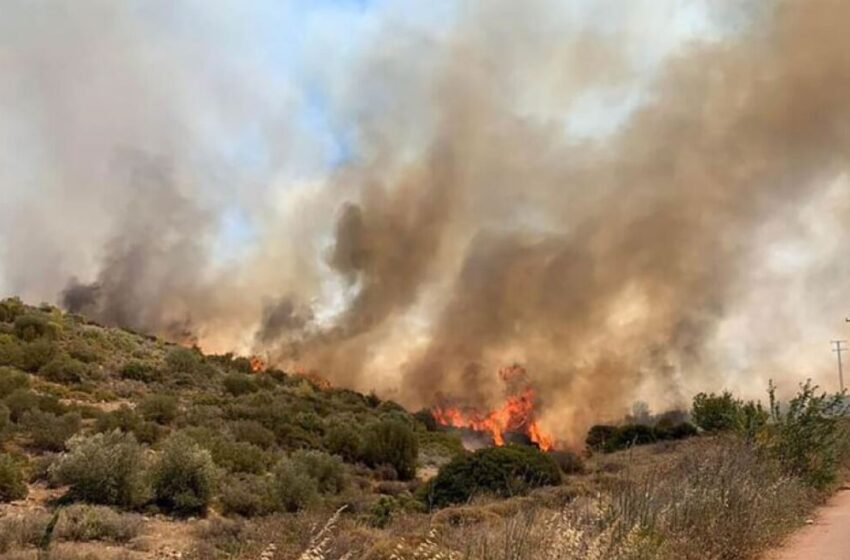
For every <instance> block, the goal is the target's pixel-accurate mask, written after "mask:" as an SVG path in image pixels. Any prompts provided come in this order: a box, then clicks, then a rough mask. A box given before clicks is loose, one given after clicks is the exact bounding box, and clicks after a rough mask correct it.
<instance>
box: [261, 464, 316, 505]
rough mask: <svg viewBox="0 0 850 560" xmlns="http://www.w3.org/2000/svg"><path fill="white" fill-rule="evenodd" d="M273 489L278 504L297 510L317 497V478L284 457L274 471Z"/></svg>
mask: <svg viewBox="0 0 850 560" xmlns="http://www.w3.org/2000/svg"><path fill="white" fill-rule="evenodd" d="M272 491H273V495H274V498H275V501H276V505H277V507H278V508H279V509H281V510H283V511H289V512H295V511H298V510H300V509H303V508H304V507H306V506H307V505H309V504H310V503H312V502H313V501H314V500H315V499H316V495H317V494H318V489H317V487H316V479H314V478H312V477H310V476H309V475H307V473H305V472H303V471H301V470H300V469H299V468H298V467H297V466H296V464H295V463H293V462H292V460H291V459H289V458H286V457H285V458H283V459H281V461H280V462H279V463H278V464H277V465H276V466H275V468H274V471H273V472H272Z"/></svg>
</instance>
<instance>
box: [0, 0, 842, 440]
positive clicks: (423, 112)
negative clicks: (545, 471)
mask: <svg viewBox="0 0 850 560" xmlns="http://www.w3.org/2000/svg"><path fill="white" fill-rule="evenodd" d="M661 4H663V3H661ZM711 5H714V4H713V3H705V4H703V3H699V2H695V3H694V6H696V7H698V8H700V9H702V10H705V13H706V14H707V15H706V18H708V20H709V21H710V22H711V25H709V27H708V28H707V30H705V31H704V32H702V33H701V34H699V35H698V36H694V37H690V36H689V37H688V38H687V39H686V40H681V41H678V42H675V43H674V44H671V45H667V46H666V47H665V48H666V49H668V50H667V51H665V52H664V53H663V55H659V54H657V53H654V51H653V49H655V48H658V47H657V42H653V38H652V37H651V36H650V35H651V33H652V28H651V27H650V28H649V31H648V32H643V33H641V32H640V31H639V30H640V29H641V26H642V25H644V24H645V23H646V22H645V21H644V20H643V19H641V17H642V16H640V15H639V14H640V12H639V8H640V6H638V4H635V6H636V7H635V8H634V11H631V10H626V11H625V13H624V14H620V15H619V16H617V15H614V14H612V13H609V12H614V11H616V10H617V3H613V4H611V5H608V8H609V10H605V9H600V12H599V13H595V14H592V16H588V15H587V14H584V13H577V12H581V10H578V9H577V8H576V6H580V4H576V5H575V6H571V9H566V8H565V7H564V5H563V3H561V2H549V1H544V0H535V1H531V2H523V3H517V2H509V1H497V2H491V1H488V2H483V1H482V2H477V3H471V4H464V8H463V9H462V10H460V9H458V10H457V11H456V12H452V14H451V15H447V16H446V21H445V22H442V24H441V25H439V26H437V27H436V30H435V29H426V28H417V27H415V26H409V25H401V24H399V17H400V16H399V15H398V13H397V12H395V11H393V10H390V9H388V11H387V12H386V13H387V14H389V15H386V17H385V18H384V19H383V20H380V19H379V22H378V23H374V22H373V23H372V24H370V25H371V26H372V27H370V32H369V35H368V40H367V41H364V44H363V45H360V46H359V48H358V49H357V50H356V53H357V54H356V56H353V55H352V56H353V58H352V59H351V60H347V62H346V63H345V65H344V66H339V64H340V63H338V62H330V63H329V70H328V75H329V76H331V77H332V78H333V79H330V77H329V76H328V75H322V76H312V79H314V80H318V81H319V82H322V83H324V84H325V85H326V86H327V89H328V91H329V93H328V95H327V98H326V99H323V101H322V106H323V113H327V114H328V115H330V116H329V117H328V120H329V121H331V125H330V126H332V127H334V129H335V130H344V131H345V133H344V134H342V133H339V134H342V135H344V136H345V137H346V138H348V139H349V140H348V142H349V143H350V146H349V147H348V148H346V149H345V150H341V151H342V152H345V153H342V154H341V155H340V154H338V156H339V157H337V158H336V160H335V161H333V162H327V161H324V160H323V157H322V155H321V149H320V147H317V146H316V145H313V144H311V142H310V141H308V140H303V141H302V139H303V138H304V137H305V136H306V134H305V129H304V128H303V126H304V125H302V124H299V120H298V118H297V115H299V114H301V113H303V112H304V111H305V110H306V109H305V107H307V108H308V109H309V107H310V104H311V103H313V102H315V99H313V97H315V96H311V95H309V94H302V93H299V92H298V91H297V88H294V86H292V85H291V84H290V83H289V82H288V81H287V80H284V79H281V78H279V77H275V76H274V75H269V71H268V69H265V68H263V67H261V66H260V65H257V66H256V67H255V66H252V65H250V64H247V63H242V62H240V61H239V60H238V59H237V57H233V58H227V55H226V53H224V50H222V51H221V52H219V51H216V50H213V51H212V53H207V54H212V55H217V56H220V59H219V60H217V61H216V64H214V65H211V64H209V63H208V62H206V61H204V60H203V57H204V53H202V52H201V51H202V50H203V49H201V48H199V47H198V46H197V45H195V44H194V43H193V42H192V41H191V40H190V39H188V38H186V37H185V35H184V34H183V32H182V31H180V32H179V31H175V30H173V29H171V30H169V28H167V27H165V26H164V24H163V21H162V19H163V18H164V17H165V13H166V10H164V9H160V11H157V10H153V13H140V12H139V11H137V10H133V9H130V8H127V7H121V6H120V5H117V4H114V3H111V2H96V1H95V2H89V3H86V4H85V5H84V6H79V7H76V6H75V7H74V8H73V9H70V8H68V9H59V8H57V7H56V5H53V4H51V3H28V2H14V1H13V2H10V3H9V6H8V9H4V11H6V12H8V14H10V15H11V17H5V18H3V19H4V20H6V22H5V23H2V24H0V33H2V43H0V72H2V73H3V75H5V76H12V77H13V78H14V79H12V80H9V81H8V82H7V83H5V84H4V85H0V122H2V123H6V124H8V125H9V127H8V128H7V130H11V131H12V132H8V133H7V135H4V136H2V137H0V145H2V146H3V147H4V151H5V152H6V153H7V154H10V153H11V152H10V150H11V149H12V146H15V147H16V148H15V149H16V150H17V152H16V153H18V154H19V155H18V156H15V157H12V156H9V165H8V166H7V169H6V170H5V171H3V172H0V189H2V193H3V199H4V202H3V205H2V206H3V208H2V209H0V218H2V223H0V236H2V237H0V241H2V244H3V245H2V253H0V273H3V275H4V282H3V283H0V285H3V284H5V286H6V290H7V291H9V292H12V293H19V294H21V295H22V296H24V297H26V298H36V299H46V300H56V301H60V302H61V303H63V305H64V306H65V307H67V308H68V309H70V310H75V311H81V312H84V313H87V314H90V315H92V316H94V317H95V318H97V319H99V320H101V321H104V322H107V323H110V324H117V325H124V326H128V327H132V328H135V329H138V330H142V331H145V332H153V333H158V334H163V335H166V336H169V337H171V338H175V339H179V340H184V341H186V340H192V341H197V342H198V343H199V344H201V345H202V346H203V347H205V348H208V349H210V350H231V349H236V350H239V351H243V352H249V351H250V352H256V353H260V354H262V355H264V356H267V357H269V358H270V359H271V360H272V362H273V363H277V364H279V365H281V366H282V367H284V368H288V367H299V368H304V369H307V370H315V371H318V372H320V373H321V374H322V375H324V376H326V377H327V378H329V379H330V380H331V381H332V382H335V383H338V384H342V385H346V386H351V387H354V388H357V389H361V390H370V389H373V388H375V389H377V390H379V392H381V393H383V394H384V395H386V396H389V397H392V398H395V399H398V400H399V401H400V402H402V403H404V404H406V405H409V406H422V405H426V406H427V405H432V404H434V403H435V402H437V401H438V400H440V399H442V398H446V397H450V398H452V399H456V400H460V401H463V402H466V403H468V404H473V405H482V406H484V405H491V404H492V403H493V402H495V400H496V399H498V398H500V395H501V393H500V391H501V390H502V389H501V385H500V382H499V379H498V376H497V372H498V370H499V369H500V368H501V367H503V366H505V365H510V364H513V363H520V364H523V365H524V366H525V368H526V369H527V371H528V372H529V376H530V378H531V381H532V383H533V384H534V385H535V387H536V388H537V389H538V393H539V394H540V395H541V397H542V399H543V401H542V403H541V406H542V408H541V411H540V412H541V417H540V419H541V422H542V423H543V425H544V426H545V427H547V428H548V429H549V430H551V431H553V432H554V433H555V434H556V435H557V436H559V437H562V438H565V439H567V440H569V439H573V438H575V437H577V436H578V434H581V433H582V432H583V431H584V429H585V428H586V427H587V425H588V424H590V423H592V422H595V421H599V420H602V419H605V418H611V417H618V416H621V415H622V413H623V412H624V411H625V410H626V409H628V407H629V406H630V405H631V403H632V402H633V401H635V400H636V399H643V400H646V401H648V402H650V403H651V404H652V405H653V407H655V408H656V409H663V408H665V407H671V406H677V405H681V404H682V403H683V402H686V401H687V399H689V398H690V396H691V394H692V393H693V392H694V391H697V390H715V391H716V390H720V389H722V388H724V387H729V388H733V389H736V390H739V391H742V392H743V393H745V394H749V395H751V396H759V395H760V394H761V392H762V391H763V389H764V387H766V385H767V379H768V378H774V379H778V380H779V382H780V387H782V386H783V385H784V386H785V387H786V389H789V390H790V389H792V388H793V386H794V384H795V383H796V381H798V380H801V379H803V378H805V377H814V378H815V379H816V380H817V381H820V382H821V383H823V384H825V385H827V386H829V387H831V386H832V383H833V380H832V375H833V371H832V369H830V368H831V366H832V363H831V362H830V359H831V357H830V355H829V347H828V340H829V338H830V337H832V338H836V337H839V338H840V335H841V330H840V329H841V328H842V321H843V312H844V309H843V308H842V305H843V304H845V305H846V300H847V297H846V296H847V294H848V287H850V286H848V284H849V283H850V280H848V274H847V273H848V270H847V265H846V264H845V262H844V261H845V259H844V258H843V251H842V245H844V244H845V242H847V241H848V232H847V228H846V227H845V226H843V225H842V224H843V223H844V222H845V221H846V219H847V218H848V196H847V195H848V193H850V183H848V179H847V171H848V169H847V167H848V161H847V154H848V153H850V36H848V35H847V33H846V32H845V31H844V29H843V22H845V21H847V17H848V16H850V6H848V5H847V3H845V2H838V1H835V2H831V1H828V0H824V1H818V2H790V1H789V2H772V3H762V2H754V3H746V2H737V3H734V4H733V3H727V4H725V6H723V8H724V9H723V11H717V10H716V9H710V8H709V6H711ZM646 7H647V6H643V8H646ZM160 8H161V7H160ZM211 11H212V12H213V13H216V11H215V10H211ZM585 11H586V10H585ZM223 12H224V13H222V14H218V15H219V16H221V18H220V20H219V19H216V18H214V17H212V15H209V14H208V16H209V17H208V18H207V19H205V20H204V22H205V23H206V27H205V26H202V27H201V29H202V31H203V30H208V31H210V30H211V31H210V33H212V32H213V31H215V30H216V29H218V27H216V25H222V24H221V23H220V21H225V20H227V18H226V17H225V16H226V15H227V13H229V12H227V11H226V10H223ZM12 22H14V23H12ZM210 22H213V23H210ZM215 22H219V23H215ZM107 23H108V25H107ZM320 46H321V45H320ZM316 52H317V53H322V52H324V51H323V50H322V48H319V47H317V51H316ZM316 56H318V55H316ZM311 64H315V65H318V61H311ZM311 68H312V66H311ZM341 68H344V71H342V70H341ZM317 72H318V71H317ZM258 92H259V93H258ZM271 92H275V94H276V95H272V94H271ZM599 105H601V106H602V107H606V106H607V107H608V109H607V110H603V111H602V112H601V113H600V114H601V115H602V116H599V115H597V116H594V114H595V113H594V112H595V111H596V112H599V111H598V109H594V107H597V106H599ZM582 119H585V120H584V121H582ZM582 122H584V124H582ZM588 122H589V123H590V124H587V123H588ZM245 123H250V126H247V128H246V124H245ZM246 129H249V130H250V133H249V132H246ZM311 130H312V129H310V128H309V127H308V129H307V130H306V132H308V133H309V132H310V131H311ZM237 140H238V141H237ZM234 145H238V146H237V148H234V147H233V146H234ZM246 146H247V147H246ZM258 146H262V147H263V148H262V149H259V148H258ZM246 151H247V153H249V154H254V153H255V152H257V151H260V152H262V153H263V154H264V156H263V157H262V158H261V159H262V162H261V163H257V162H254V161H253V160H251V158H250V157H246V156H245V155H244V153H245V152H246ZM234 153H235V154H237V155H235V156H234ZM246 159H247V163H246ZM234 213H235V215H237V216H239V215H242V214H244V215H247V216H248V217H249V218H248V220H247V221H248V222H249V223H250V227H247V226H245V227H243V229H247V230H250V231H249V234H246V239H248V240H247V241H239V243H238V245H239V247H238V249H239V251H238V252H237V254H236V256H232V257H225V256H223V255H224V254H225V253H227V251H225V250H224V249H222V245H221V233H220V229H221V216H223V215H224V216H229V215H234ZM235 237H236V238H237V239H241V238H239V236H235ZM232 238H234V235H231V236H230V238H228V239H230V240H231V242H232ZM243 245H244V246H243Z"/></svg>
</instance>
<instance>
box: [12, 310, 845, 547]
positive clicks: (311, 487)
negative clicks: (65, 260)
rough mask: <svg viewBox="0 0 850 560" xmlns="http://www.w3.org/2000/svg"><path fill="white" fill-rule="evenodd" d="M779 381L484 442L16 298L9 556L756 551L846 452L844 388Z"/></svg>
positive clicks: (303, 381)
mask: <svg viewBox="0 0 850 560" xmlns="http://www.w3.org/2000/svg"><path fill="white" fill-rule="evenodd" d="M774 393H775V391H774V390H773V388H771V389H770V393H769V395H768V396H769V399H768V403H767V404H766V405H762V404H760V403H758V402H755V401H742V400H739V399H737V398H736V397H735V396H733V395H732V394H731V393H720V394H710V393H709V394H700V395H697V396H696V397H695V398H694V400H693V406H692V407H691V410H689V411H678V412H675V411H674V412H670V413H666V414H662V415H660V416H652V415H650V414H649V413H648V410H647V409H646V407H645V406H644V407H639V408H636V410H635V411H634V413H633V414H631V415H629V416H628V417H626V418H625V419H624V421H623V422H621V423H619V424H611V425H598V426H594V427H592V428H591V429H590V431H589V432H588V434H587V438H586V448H584V449H573V450H566V449H561V450H558V451H554V452H548V453H544V452H541V451H540V450H538V449H537V448H536V447H533V446H523V445H508V446H506V447H500V448H486V449H480V450H478V451H475V452H469V451H466V450H465V449H464V448H463V446H462V444H461V441H460V439H459V437H458V435H457V434H456V433H453V432H451V431H446V430H444V429H442V428H441V427H440V426H438V425H437V424H436V422H435V421H434V418H433V417H432V416H431V414H430V413H429V412H428V411H427V410H426V411H420V412H417V413H416V414H410V413H408V412H407V411H405V410H404V409H402V408H401V407H400V406H398V405H396V404H395V403H392V402H391V401H382V400H381V399H380V398H378V397H376V396H375V395H362V394H359V393H356V392H353V391H350V390H345V389H338V388H329V387H327V386H326V385H325V384H323V383H321V381H320V380H317V379H315V378H312V379H307V378H303V377H300V376H297V375H289V374H287V373H285V372H283V371H280V370H277V369H269V370H266V371H263V372H261V373H254V372H253V371H252V368H251V363H250V361H248V360H247V359H245V358H241V357H236V356H233V355H230V354H223V355H217V356H205V355H203V354H202V353H201V352H200V351H199V350H197V349H194V348H184V347H181V346H176V345H173V344H169V343H166V342H164V341H161V340H158V339H155V338H152V337H145V336H140V335H138V334H135V333H131V332H128V331H125V330H121V329H111V328H104V327H101V326H99V325H95V324H92V323H90V322H88V321H87V320H86V319H84V318H82V317H79V316H74V315H69V314H66V313H63V312H61V311H60V310H57V309H54V308H51V307H50V306H40V307H38V308H35V307H31V306H27V305H24V304H23V303H21V302H20V301H18V300H15V299H8V300H3V301H2V302H0V513H2V515H0V554H2V555H3V557H4V558H5V557H10V558H35V557H38V556H39V554H41V553H43V552H44V550H45V549H46V550H48V551H51V552H49V554H50V555H52V556H47V557H54V556H55V557H64V556H62V555H63V554H69V555H71V556H68V557H77V556H73V554H77V553H76V552H67V551H73V550H76V549H74V548H73V546H72V545H75V546H76V545H79V546H81V547H83V545H84V547H83V548H80V550H86V551H95V552H92V553H91V554H93V555H94V556H93V557H97V558H100V557H103V558H108V557H112V556H114V555H115V551H118V550H120V551H121V554H124V553H126V555H125V556H124V557H126V558H137V557H138V558H148V557H151V558H154V557H165V556H167V554H165V553H163V554H165V556H161V555H160V552H161V551H159V549H157V548H156V547H155V546H154V547H153V548H151V545H150V544H149V542H150V540H154V541H157V540H158V538H159V537H160V536H162V535H159V534H154V533H152V531H161V530H164V531H165V533H166V534H168V535H172V534H177V533H179V535H180V536H179V539H177V540H178V541H179V543H181V544H180V546H181V547H182V548H181V551H182V555H183V557H184V558H187V559H195V558H198V559H200V558H234V559H237V558H252V559H253V558H299V557H301V558H305V559H306V558H310V559H314V560H318V559H335V558H340V557H342V556H343V555H344V554H345V553H347V552H348V553H350V554H351V556H350V558H366V559H370V560H391V559H407V558H411V559H412V558H416V559H420V560H421V559H429V558H434V559H437V558H441V559H447V558H456V559H468V560H508V559H511V560H531V559H532V558H548V559H551V560H560V559H568V558H569V559H572V558H599V559H602V558H617V559H621V558H625V559H629V558H633V559H649V558H652V559H655V558H657V559H673V558H675V559H697V558H699V559H702V558H717V559H730V560H735V559H746V558H753V557H755V556H756V555H757V554H758V553H759V552H760V551H761V550H763V549H764V547H765V546H766V545H767V544H768V543H769V542H773V541H775V540H776V539H777V538H779V537H780V536H781V535H783V534H785V533H786V532H787V531H789V530H791V529H792V528H794V527H795V526H797V525H798V524H799V523H800V522H801V520H802V519H804V517H805V516H806V515H807V514H808V512H809V511H810V510H811V508H812V507H813V506H814V505H816V504H817V503H818V502H819V501H820V500H821V499H822V498H823V497H824V496H825V495H827V494H828V493H829V492H830V491H831V490H832V489H833V488H834V487H835V486H836V485H837V484H839V483H840V482H841V473H842V468H843V467H844V466H845V465H846V464H847V455H848V449H847V443H848V435H847V432H846V426H847V423H846V420H845V418H844V412H845V411H844V400H843V399H842V398H841V397H840V396H836V395H827V394H823V393H822V392H819V391H818V389H817V388H816V387H814V386H812V385H811V384H804V385H802V386H801V388H800V390H799V392H798V393H797V395H796V396H795V397H794V398H793V399H791V400H790V401H789V402H787V403H779V402H778V400H777V399H776V398H774ZM24 498H26V500H25V501H24ZM328 520H331V522H330V523H329V524H327V525H326V522H327V521H328ZM317 527H318V528H321V527H324V529H319V530H318V531H317V530H316V528H317ZM163 528H165V529H163ZM172 536H173V535H172ZM146 539H147V540H146ZM146 543H147V544H146ZM169 546H171V545H169ZM174 546H177V545H174ZM146 547H147V548H146ZM107 550H109V551H110V552H108V553H107V552H106V551H107ZM305 550H311V551H312V552H310V553H309V554H312V556H310V555H309V554H308V555H306V556H305V555H304V554H307V553H305ZM87 553H88V552H87ZM80 554H82V553H80ZM16 555H17V556H16ZM42 556H43V554H42ZM116 557H120V555H119V556H116Z"/></svg>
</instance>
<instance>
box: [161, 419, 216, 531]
mask: <svg viewBox="0 0 850 560" xmlns="http://www.w3.org/2000/svg"><path fill="white" fill-rule="evenodd" d="M214 482H215V471H214V466H213V461H212V458H211V457H210V454H209V452H208V451H206V450H205V449H202V448H201V447H200V446H199V445H198V444H197V443H195V442H194V441H193V440H192V439H191V438H189V437H188V436H185V435H183V434H174V435H172V436H170V437H169V438H168V439H167V440H165V443H164V444H163V447H162V451H161V453H160V455H159V458H158V460H157V462H156V464H155V465H154V468H153V472H152V483H153V493H154V498H155V499H156V503H157V504H158V505H159V506H160V507H162V508H163V509H165V510H166V511H169V512H171V513H173V514H175V515H179V516H189V515H199V514H204V513H206V510H207V507H208V506H209V504H210V500H211V499H212V495H213V487H214Z"/></svg>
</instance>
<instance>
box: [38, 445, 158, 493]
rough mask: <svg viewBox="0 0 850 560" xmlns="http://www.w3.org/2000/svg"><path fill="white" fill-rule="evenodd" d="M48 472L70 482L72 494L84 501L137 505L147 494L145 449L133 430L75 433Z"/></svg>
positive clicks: (58, 478)
mask: <svg viewBox="0 0 850 560" xmlns="http://www.w3.org/2000/svg"><path fill="white" fill-rule="evenodd" d="M49 472H50V476H51V478H53V479H54V480H56V481H58V482H60V483H61V484H67V485H69V486H70V491H69V492H70V496H71V497H72V498H74V499H76V500H80V501H84V502H91V503H95V504H106V505H116V506H122V507H135V506H138V505H141V504H142V503H144V502H145V500H146V499H147V496H148V489H147V486H146V484H145V469H144V457H143V455H142V449H141V447H140V446H139V444H138V443H137V442H136V438H134V437H133V435H132V434H125V433H121V432H119V431H115V432H112V433H109V434H95V435H93V436H89V437H85V436H81V435H78V436H75V437H73V438H71V440H70V441H69V442H68V452H67V453H66V454H65V455H63V456H61V457H60V458H59V459H58V460H57V461H56V462H55V463H54V464H53V465H51V466H50V471H49Z"/></svg>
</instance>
